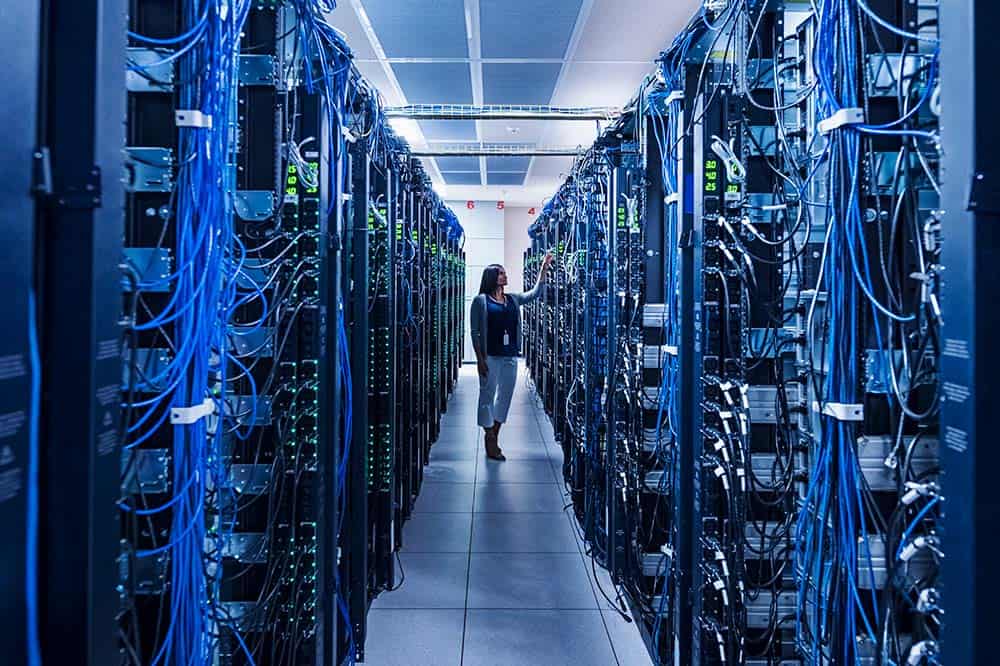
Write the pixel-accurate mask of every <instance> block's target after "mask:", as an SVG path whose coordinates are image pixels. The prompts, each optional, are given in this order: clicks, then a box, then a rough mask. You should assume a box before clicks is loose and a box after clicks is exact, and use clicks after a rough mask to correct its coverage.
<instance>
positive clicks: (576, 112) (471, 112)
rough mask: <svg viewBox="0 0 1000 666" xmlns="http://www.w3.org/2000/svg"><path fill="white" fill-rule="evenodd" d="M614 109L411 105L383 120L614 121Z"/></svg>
mask: <svg viewBox="0 0 1000 666" xmlns="http://www.w3.org/2000/svg"><path fill="white" fill-rule="evenodd" d="M621 112H622V111H621V109H620V108H617V107H603V106H545V105H534V104H485V105H482V106H477V105H472V104H412V105H410V106H396V107H389V108H386V109H385V116H386V117H387V118H409V119H411V120H607V121H610V120H614V119H615V118H617V117H618V116H620V115H621Z"/></svg>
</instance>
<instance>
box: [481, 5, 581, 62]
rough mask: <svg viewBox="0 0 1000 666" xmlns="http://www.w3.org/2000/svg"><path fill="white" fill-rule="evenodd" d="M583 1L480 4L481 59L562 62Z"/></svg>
mask: <svg viewBox="0 0 1000 666" xmlns="http://www.w3.org/2000/svg"><path fill="white" fill-rule="evenodd" d="M582 4H583V3H582V0H480V1H479V20H480V24H481V28H480V34H481V35H482V42H483V57H484V58H527V59H531V58H563V57H564V56H565V53H566V47H567V46H568V45H569V39H570V35H571V34H572V33H573V26H574V25H575V24H576V19H577V16H578V15H579V13H580V6H581V5H582Z"/></svg>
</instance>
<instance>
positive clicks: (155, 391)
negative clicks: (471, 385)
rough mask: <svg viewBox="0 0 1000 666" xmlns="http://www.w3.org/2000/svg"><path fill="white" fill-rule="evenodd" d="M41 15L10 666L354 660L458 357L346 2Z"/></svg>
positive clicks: (12, 432) (21, 231)
mask: <svg viewBox="0 0 1000 666" xmlns="http://www.w3.org/2000/svg"><path fill="white" fill-rule="evenodd" d="M29 4H30V3H23V6H21V7H19V8H17V9H16V10H15V11H16V13H18V14H19V15H18V16H17V17H16V20H15V18H12V19H11V22H10V23H9V25H7V26H5V28H4V32H5V35H4V38H5V40H6V41H7V42H8V43H9V44H11V45H13V46H14V47H15V49H14V50H15V51H17V52H18V53H21V54H23V57H22V60H21V61H20V62H19V65H18V67H16V68H15V70H14V72H15V75H12V76H13V79H14V80H13V81H11V82H10V83H11V84H12V85H13V86H14V87H15V88H19V89H20V90H21V91H22V93H21V94H20V96H18V95H19V93H14V92H11V93H10V94H9V95H8V97H9V99H14V98H15V97H16V98H17V100H18V101H17V102H16V103H14V107H15V108H13V109H10V110H9V111H8V110H5V111H4V118H3V121H4V123H7V124H8V125H7V127H5V129H8V128H10V127H13V128H14V129H16V130H17V131H16V132H14V133H12V134H11V135H10V136H11V137H12V141H14V142H15V143H16V144H17V145H14V146H12V151H11V154H14V155H18V157H19V158H20V157H24V158H26V159H27V160H29V162H30V163H20V164H16V165H15V164H10V165H7V164H5V167H4V171H5V174H6V175H7V176H8V178H7V182H8V184H13V185H14V187H12V188H11V190H13V189H17V192H16V195H17V196H16V197H15V193H14V192H12V191H7V192H5V193H4V201H5V206H6V205H7V204H6V202H7V201H16V202H17V204H16V206H13V208H12V209H10V210H9V211H8V212H10V215H7V214H5V216H4V224H3V229H2V231H0V236H2V238H3V242H2V243H0V246H2V248H3V250H2V252H3V258H2V266H3V275H2V281H0V284H2V285H3V288H4V292H5V293H6V294H7V297H8V302H7V305H6V306H5V309H6V311H7V316H5V318H4V319H5V328H8V329H9V330H8V331H7V332H6V334H5V336H4V338H3V351H2V352H0V366H2V367H3V368H4V369H3V370H0V385H2V386H3V388H2V390H0V401H2V407H0V423H3V425H2V426H0V437H2V438H3V439H2V440H0V451H2V455H0V517H2V518H0V520H2V524H3V526H4V531H5V536H4V538H3V539H2V542H3V545H2V546H0V550H2V552H3V556H2V561H3V562H4V569H5V571H4V574H3V577H2V578H3V590H4V597H5V598H4V602H3V620H4V626H5V630H4V636H5V639H4V641H3V643H4V647H5V652H6V654H5V656H4V658H3V659H0V661H3V662H4V663H10V664H32V665H35V664H40V663H42V662H43V661H44V662H46V663H74V664H95V665H96V664H100V665H101V666H108V665H110V664H117V663H121V664H135V665H138V664H142V665H147V664H165V665H166V664H170V665H174V664H176V665H181V664H185V665H187V664H191V665H194V664H198V665H203V664H216V665H219V666H222V665H233V666H243V665H248V664H258V665H263V664H269V665H275V666H277V665H279V664H297V665H300V664H338V665H339V664H347V663H354V662H355V661H363V659H364V645H365V634H366V615H367V612H368V608H369V605H370V603H371V601H372V600H373V599H374V598H375V597H376V596H377V595H378V594H380V593H381V592H383V591H385V590H392V589H394V588H395V587H398V585H399V584H400V578H401V575H402V573H401V571H400V570H399V569H398V567H397V562H398V559H397V552H398V551H399V549H400V548H401V547H402V545H403V542H404V538H405V537H404V534H403V529H402V528H403V524H404V522H405V521H406V520H407V519H408V518H409V517H410V514H411V511H412V508H413V503H414V500H415V498H416V496H417V494H418V492H419V491H420V488H421V482H422V478H423V470H424V466H425V464H426V461H427V459H428V455H429V450H430V447H431V445H432V443H433V442H434V441H435V439H436V438H437V436H438V430H439V422H440V418H441V415H442V413H443V412H444V411H445V410H446V408H447V401H448V397H449V395H450V393H451V391H452V389H453V387H454V384H455V382H456V380H457V376H458V368H459V365H460V362H461V356H460V354H461V331H462V330H463V316H464V315H463V307H462V303H463V293H464V280H465V277H464V276H465V266H464V261H465V260H464V252H463V250H462V245H463V243H464V239H463V232H462V229H461V226H460V225H459V223H458V220H457V218H456V217H455V215H454V214H453V213H452V212H451V211H450V210H449V209H448V208H447V207H446V206H445V205H444V204H443V203H442V201H441V200H440V199H439V198H438V197H437V195H436V194H435V193H434V191H433V190H432V189H431V185H430V180H429V178H428V177H427V175H426V174H425V173H424V171H423V169H422V167H421V165H420V163H419V161H418V160H416V159H415V158H413V157H412V155H411V153H410V150H409V148H408V147H407V145H406V144H405V143H404V142H402V141H400V140H399V139H398V138H397V137H396V136H395V135H394V134H393V133H392V131H391V130H390V129H389V128H388V126H387V125H386V122H385V116H384V112H383V107H382V103H381V101H380V98H379V96H378V93H377V91H376V90H375V89H374V88H373V87H371V85H370V84H369V83H368V82H367V81H366V80H365V79H364V78H362V77H361V76H360V75H359V74H358V72H357V70H356V68H355V67H354V66H353V64H352V55H351V52H350V50H349V48H348V46H347V45H346V44H345V43H344V41H343V39H342V38H341V37H340V35H339V34H338V33H337V32H336V31H335V30H334V29H333V28H332V27H331V26H330V25H329V24H328V23H327V20H326V16H327V14H328V12H329V11H331V10H332V9H333V3H326V2H316V1H313V0H288V1H282V0H253V1H251V0H237V1H232V0H205V1H203V2H201V1H199V2H194V1H191V0H130V1H129V2H128V3H125V2H124V1H119V2H110V1H109V2H98V3H69V4H63V3H60V5H59V7H49V8H48V10H47V11H45V12H41V13H40V12H39V8H38V7H34V8H31V7H28V5H29ZM5 22H6V19H5ZM28 54H30V55H31V57H30V58H29V57H28ZM43 55H44V58H42V56H43ZM5 85H6V84H5ZM35 89H39V90H40V94H39V97H38V98H37V99H36V98H33V97H31V96H30V95H26V94H23V91H30V90H35ZM26 146H30V148H27V149H26V150H24V149H25V148H26ZM18 151H21V152H23V153H24V154H23V155H20V153H19V152H18ZM8 167H9V168H8ZM14 174H16V176H15V175H14ZM26 177H30V178H31V181H30V186H29V185H28V184H26V183H25V181H24V179H25V178H26ZM8 659H9V661H8Z"/></svg>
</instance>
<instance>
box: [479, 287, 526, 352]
mask: <svg viewBox="0 0 1000 666" xmlns="http://www.w3.org/2000/svg"><path fill="white" fill-rule="evenodd" d="M486 318H487V319H486V338H487V339H486V354H487V356H517V353H518V350H519V349H520V345H519V344H518V342H519V341H518V339H517V336H518V330H517V328H518V326H517V304H516V303H515V302H514V299H513V298H510V297H508V298H507V302H506V303H498V302H497V301H495V300H493V297H492V296H487V297H486ZM505 343H506V344H505Z"/></svg>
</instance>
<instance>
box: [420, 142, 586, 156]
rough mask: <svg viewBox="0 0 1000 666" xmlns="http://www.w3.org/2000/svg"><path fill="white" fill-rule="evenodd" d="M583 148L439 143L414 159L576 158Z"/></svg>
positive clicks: (515, 144)
mask: <svg viewBox="0 0 1000 666" xmlns="http://www.w3.org/2000/svg"><path fill="white" fill-rule="evenodd" d="M582 151H583V148H579V147H575V146H539V145H537V144H533V143H527V144H521V143H478V142H472V143H439V144H431V145H429V146H428V147H427V148H421V149H416V150H413V151H412V154H413V156H414V157H506V156H513V157H575V156H576V155H578V154H579V153H581V152H582Z"/></svg>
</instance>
